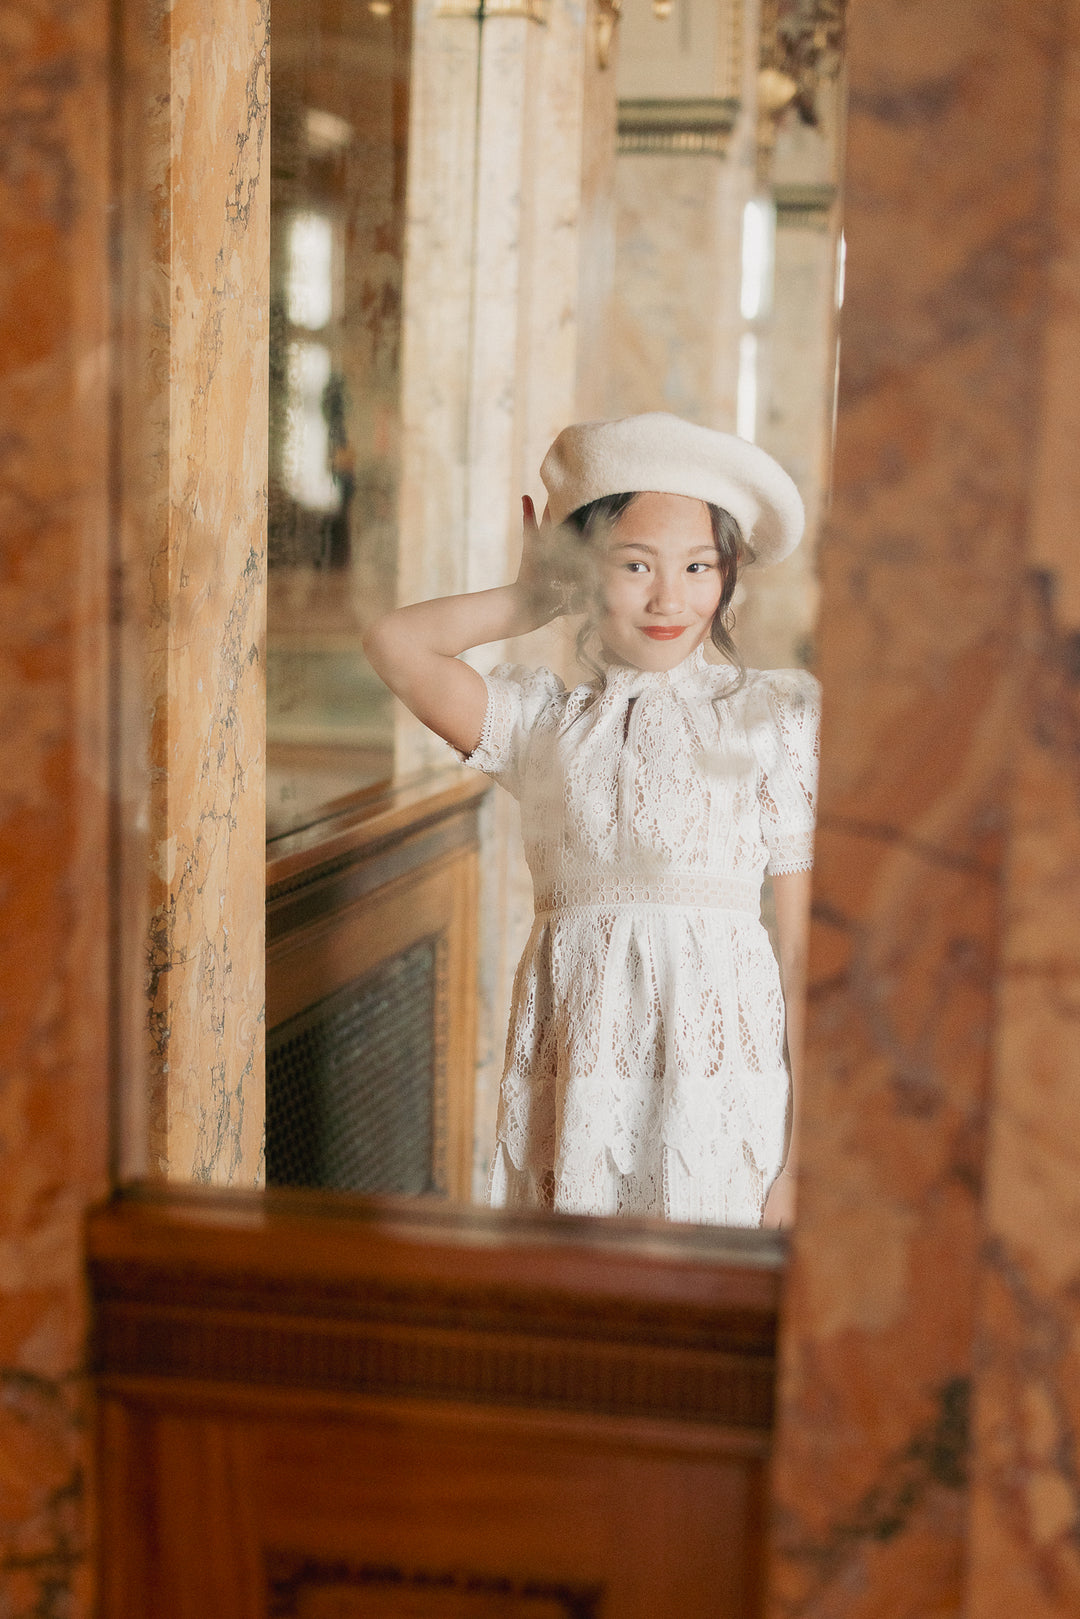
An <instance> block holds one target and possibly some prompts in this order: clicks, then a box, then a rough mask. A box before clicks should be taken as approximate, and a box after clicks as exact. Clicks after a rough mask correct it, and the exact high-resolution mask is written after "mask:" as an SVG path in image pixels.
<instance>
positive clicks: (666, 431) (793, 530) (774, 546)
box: [540, 411, 806, 563]
mask: <svg viewBox="0 0 1080 1619" xmlns="http://www.w3.org/2000/svg"><path fill="white" fill-rule="evenodd" d="M540 476H541V478H542V479H543V481H544V487H545V489H546V490H547V492H548V508H549V511H550V513H551V519H552V522H554V523H561V522H563V520H564V519H565V518H567V517H568V516H569V515H570V513H571V512H574V511H577V509H578V507H579V506H585V505H587V504H588V503H589V502H590V501H593V500H599V499H600V498H601V497H602V496H603V495H622V494H632V493H633V494H643V493H644V492H645V491H647V490H649V491H653V492H655V493H658V494H666V495H689V496H691V497H693V498H696V499H698V500H705V501H708V502H709V503H710V505H713V506H720V507H722V508H723V510H724V511H728V512H730V513H731V515H732V517H734V519H735V521H736V522H737V523H738V525H739V527H740V528H741V529H742V532H743V538H744V539H745V540H746V541H747V542H748V544H749V545H750V546H751V547H752V549H753V551H754V555H755V557H756V559H757V561H758V562H763V563H768V562H779V561H780V559H781V558H782V557H786V556H787V555H788V553H789V552H791V551H794V549H795V547H796V546H797V545H798V543H799V540H800V539H801V538H802V532H803V527H804V524H805V521H806V514H805V512H804V510H803V503H802V498H801V496H800V494H799V491H798V489H796V487H795V484H794V482H793V481H792V479H791V478H789V477H788V475H787V473H786V472H785V471H784V469H783V467H782V466H781V465H780V463H779V462H778V461H774V460H773V458H772V456H771V455H767V454H766V452H765V451H764V450H762V449H760V448H759V447H758V445H756V444H751V443H750V442H749V440H748V439H744V438H737V437H736V435H735V434H734V433H718V432H716V431H715V429H713V428H711V427H698V426H697V425H696V424H695V423H693V422H684V421H683V420H682V418H681V417H679V416H671V415H669V414H668V413H667V411H651V412H649V413H648V414H647V415H644V416H624V417H622V419H621V420H619V421H613V422H578V423H577V424H576V425H575V426H573V427H566V428H564V429H563V431H562V432H561V433H560V434H559V436H558V438H557V439H556V440H555V442H554V444H553V445H552V446H551V449H550V450H549V451H548V453H547V455H546V456H545V457H544V462H543V465H542V466H541V468H540Z"/></svg>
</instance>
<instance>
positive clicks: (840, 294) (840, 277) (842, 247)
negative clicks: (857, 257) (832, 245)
mask: <svg viewBox="0 0 1080 1619" xmlns="http://www.w3.org/2000/svg"><path fill="white" fill-rule="evenodd" d="M846 273H847V237H846V236H845V235H844V233H843V231H841V232H840V241H839V242H838V243H837V248H836V307H837V309H843V307H844V277H845V275H846Z"/></svg>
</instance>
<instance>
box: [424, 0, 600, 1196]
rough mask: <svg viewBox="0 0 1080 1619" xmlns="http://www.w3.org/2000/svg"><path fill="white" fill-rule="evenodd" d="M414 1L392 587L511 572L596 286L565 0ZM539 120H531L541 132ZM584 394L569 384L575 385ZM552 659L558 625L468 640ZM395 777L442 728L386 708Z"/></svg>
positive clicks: (586, 129)
mask: <svg viewBox="0 0 1080 1619" xmlns="http://www.w3.org/2000/svg"><path fill="white" fill-rule="evenodd" d="M463 11H464V8H462V10H461V11H459V10H457V8H452V7H441V6H439V5H431V4H428V3H427V0H423V3H422V4H421V5H420V6H419V7H418V8H417V11H416V13H415V32H414V53H413V74H414V77H413V89H412V102H411V112H410V152H409V184H408V224H407V234H406V263H405V297H404V348H403V375H402V422H403V475H402V498H401V507H400V517H401V531H400V532H401V540H400V570H399V594H400V599H401V600H402V601H416V600H421V599H424V598H425V597H429V596H434V595H438V594H442V593H448V592H452V591H455V590H480V589H483V588H485V587H487V586H489V585H492V584H501V583H504V582H506V581H508V580H510V579H512V578H513V577H514V574H515V572H516V570H517V564H518V559H519V555H520V544H521V496H522V494H525V493H529V494H532V495H533V497H534V499H535V500H536V501H537V505H538V509H542V507H543V490H542V487H541V485H540V481H539V467H540V462H541V460H542V459H543V456H544V453H545V451H546V450H547V447H548V445H549V444H550V442H551V440H552V438H554V436H555V434H556V433H557V432H558V431H559V429H560V428H561V427H563V426H565V425H566V423H567V422H569V421H572V420H574V419H575V418H576V417H577V416H579V415H581V414H587V413H588V410H589V409H590V408H592V409H595V407H594V406H590V404H589V402H588V400H589V394H588V390H589V388H590V386H593V387H595V386H596V385H597V383H598V377H599V371H598V369H597V366H596V365H593V364H590V363H589V359H588V355H589V354H597V355H598V354H599V352H600V350H599V349H598V348H596V347H595V346H594V347H590V344H593V345H595V344H596V343H597V342H598V337H599V336H602V334H603V333H604V331H605V319H606V305H607V300H608V298H609V297H610V280H609V277H608V273H607V272H608V270H609V269H610V265H611V258H612V255H611V246H612V239H613V238H612V227H613V219H612V206H611V184H610V177H611V167H612V164H613V161H614V128H615V101H614V89H613V75H612V72H611V70H610V69H603V68H601V67H600V65H599V62H598V60H597V54H596V50H595V17H594V15H593V14H592V12H591V10H590V9H589V8H587V7H584V6H581V5H580V4H578V3H577V0H551V3H550V4H549V5H547V6H546V7H544V8H543V10H541V9H540V8H537V7H532V8H525V7H522V8H513V7H507V8H504V9H501V10H500V11H499V12H497V13H495V14H492V15H489V16H486V17H485V19H484V21H483V23H482V25H481V26H480V27H479V28H478V27H477V23H476V18H475V15H473V16H469V15H465V14H463ZM538 132H542V138H540V135H539V133H538ZM583 398H584V403H583ZM471 656H472V657H474V658H475V661H476V663H477V665H478V667H480V668H485V669H486V668H490V667H491V666H492V665H493V664H495V663H497V662H499V661H500V660H502V659H503V658H504V657H506V656H511V657H513V658H514V659H515V660H518V661H521V662H525V663H529V664H541V663H546V664H549V665H554V666H555V667H557V668H560V669H565V668H567V667H568V666H569V664H570V662H571V658H570V654H569V650H568V647H567V645H566V637H565V633H564V631H563V629H562V627H560V626H556V627H553V628H551V629H549V630H545V631H540V632H538V633H537V634H536V635H533V636H529V637H526V638H524V639H523V640H521V641H517V642H515V643H514V644H513V646H512V647H504V646H494V647H483V648H481V649H479V650H478V651H477V652H476V653H474V654H472V655H471ZM395 746H396V759H395V768H396V773H397V775H398V776H399V778H402V777H406V776H410V775H413V774H415V773H416V772H417V771H420V770H431V769H439V768H445V767H446V766H447V765H449V763H450V758H449V754H448V753H447V750H446V748H445V746H444V745H443V744H442V743H441V742H440V741H439V740H438V738H436V737H434V736H432V734H431V733H430V732H428V731H426V730H425V729H424V727H423V726H421V725H419V723H418V722H417V721H415V720H414V719H412V717H411V716H410V715H408V714H407V713H406V712H405V711H404V710H403V709H401V707H400V705H399V707H398V720H397V735H396V744H395ZM481 882H482V893H481V903H480V916H481V935H480V950H479V1004H478V1034H479V1041H478V1060H477V1089H476V1101H475V1105H476V1137H475V1139H476V1166H475V1167H476V1172H475V1190H476V1194H477V1196H482V1194H483V1187H484V1181H485V1174H486V1165H487V1161H488V1159H489V1158H490V1155H491V1146H492V1142H493V1140H494V1132H495V1108H496V1103H497V1096H498V1082H499V1076H500V1073H501V1069H502V1058H503V1045H504V1040H505V1034H506V1022H507V1016H508V1010H509V1004H510V987H511V980H512V977H513V973H514V969H515V967H516V965H517V961H518V958H519V956H520V954H521V950H522V946H523V944H524V942H525V939H526V938H527V936H528V932H529V929H530V928H531V926H532V920H533V902H532V882H531V878H530V877H529V873H528V869H527V867H526V866H525V862H524V857H523V855H522V852H521V841H520V835H519V830H518V822H517V806H516V804H514V802H513V801H512V800H511V799H509V798H508V796H507V795H506V794H504V793H502V792H497V793H494V794H493V795H492V796H491V798H490V799H489V801H488V803H487V805H486V806H485V809H484V812H483V820H482V850H481Z"/></svg>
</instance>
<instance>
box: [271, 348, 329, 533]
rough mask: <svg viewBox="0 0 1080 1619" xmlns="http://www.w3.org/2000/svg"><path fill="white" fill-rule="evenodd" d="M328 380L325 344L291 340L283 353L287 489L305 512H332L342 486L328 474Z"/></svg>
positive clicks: (283, 460)
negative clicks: (326, 405)
mask: <svg viewBox="0 0 1080 1619" xmlns="http://www.w3.org/2000/svg"><path fill="white" fill-rule="evenodd" d="M329 381H330V350H329V349H328V348H327V347H326V345H325V344H324V343H290V344H289V345H288V347H287V349H286V352H285V388H286V399H287V404H286V407H285V435H284V444H283V445H282V467H281V470H282V476H283V478H284V482H285V487H286V488H287V489H288V491H289V493H290V495H292V497H293V499H294V500H295V501H296V502H297V504H298V505H300V506H306V507H307V509H308V510H309V511H315V512H336V511H337V510H338V509H339V507H340V505H341V490H340V489H339V488H338V486H337V484H336V483H335V482H334V480H333V478H332V477H331V476H330V431H329V426H328V423H327V420H326V412H325V410H324V409H323V401H324V400H325V398H326V385H327V383H328V382H329Z"/></svg>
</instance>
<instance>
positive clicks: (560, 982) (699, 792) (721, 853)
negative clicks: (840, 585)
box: [467, 649, 818, 1224]
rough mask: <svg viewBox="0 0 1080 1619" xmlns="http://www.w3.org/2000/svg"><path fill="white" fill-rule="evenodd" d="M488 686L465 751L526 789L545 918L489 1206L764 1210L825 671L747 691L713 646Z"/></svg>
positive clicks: (519, 993)
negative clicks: (589, 681)
mask: <svg viewBox="0 0 1080 1619" xmlns="http://www.w3.org/2000/svg"><path fill="white" fill-rule="evenodd" d="M486 678H487V686H488V708H487V714H486V718H485V723H484V729H483V735H482V737H481V740H480V743H479V745H478V747H477V748H476V750H475V751H474V753H473V754H472V755H471V756H470V757H469V759H468V761H467V762H468V763H469V764H472V765H474V766H476V767H477V768H479V769H483V770H486V771H487V772H488V773H489V774H491V775H492V776H494V777H495V779H496V780H498V781H499V782H500V783H501V784H502V785H503V786H504V787H506V788H507V789H508V790H509V791H510V792H512V793H513V794H514V795H515V797H517V798H518V799H519V801H520V804H521V816H522V831H523V835H524V840H525V852H526V857H527V859H528V862H529V867H530V869H531V871H532V876H533V883H534V888H535V894H536V909H537V917H536V924H535V926H534V928H533V933H532V936H531V938H530V941H529V944H528V946H527V948H526V952H525V955H524V957H523V959H522V962H521V965H520V967H519V969H518V975H517V980H516V983H515V993H514V1006H513V1010H512V1016H511V1027H510V1033H509V1037H508V1043H507V1064H506V1070H505V1073H504V1078H503V1087H502V1093H501V1102H500V1115H499V1126H498V1147H497V1151H496V1157H495V1161H494V1163H493V1170H492V1192H493V1197H494V1199H495V1200H496V1201H500V1202H524V1203H535V1202H541V1203H548V1204H553V1205H554V1206H556V1207H562V1208H572V1209H576V1210H578V1211H586V1212H589V1211H591V1212H613V1211H614V1210H615V1209H617V1208H629V1209H634V1210H636V1211H638V1212H656V1213H662V1214H665V1215H668V1216H670V1217H675V1218H687V1219H689V1218H693V1219H714V1220H723V1221H726V1222H728V1223H742V1224H756V1223H757V1222H758V1220H759V1219H760V1210H761V1204H762V1202H763V1199H764V1194H765V1191H766V1190H767V1186H768V1183H769V1181H770V1180H771V1179H772V1177H773V1176H774V1175H775V1173H776V1169H777V1168H778V1166H779V1162H780V1155H781V1153H782V1149H783V1135H784V1112H785V1108H786V1100H787V1076H786V1072H785V1070H784V1066H783V1054H782V1053H783V1008H782V1000H781V997H780V987H779V980H778V975H777V971H776V964H775V961H774V959H773V956H772V952H771V948H770V946H769V943H768V939H767V937H766V935H765V933H764V930H763V929H762V927H761V925H760V922H759V920H758V910H759V903H760V888H761V879H762V875H763V873H764V872H766V871H768V872H770V873H773V874H779V873H784V872H792V871H798V870H803V869H806V868H808V867H809V865H810V863H811V855H812V839H813V814H814V807H813V806H814V790H815V783H816V766H817V736H818V700H817V686H816V682H815V681H814V680H813V678H812V677H811V676H809V675H807V674H805V673H803V672H802V671H795V670H783V671H751V672H750V673H749V674H748V676H747V678H746V680H745V682H744V683H743V684H742V685H741V686H738V683H737V678H736V675H735V673H734V671H732V670H730V669H728V668H726V667H717V666H715V665H711V664H709V663H708V662H707V661H706V659H705V657H704V655H703V653H702V651H701V650H700V649H699V650H698V651H697V652H695V653H694V654H693V655H692V656H691V657H689V658H688V659H687V660H686V661H685V662H684V663H683V664H680V665H679V666H678V667H677V668H676V669H674V670H672V671H670V672H667V673H662V674H655V673H649V672H644V671H641V670H636V669H631V668H626V667H623V666H616V667H613V668H611V669H609V670H608V672H607V675H606V678H605V679H604V681H603V683H602V684H601V683H596V684H593V685H581V686H577V687H575V688H574V689H573V690H571V691H567V690H566V689H565V688H564V687H563V685H562V682H561V681H560V680H559V679H558V678H557V676H555V675H554V674H552V673H551V672H550V671H549V670H546V669H540V670H528V669H523V668H520V667H511V666H507V665H504V666H501V667H500V668H498V669H496V670H494V671H493V672H492V673H491V674H490V675H489V676H487V677H486Z"/></svg>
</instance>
